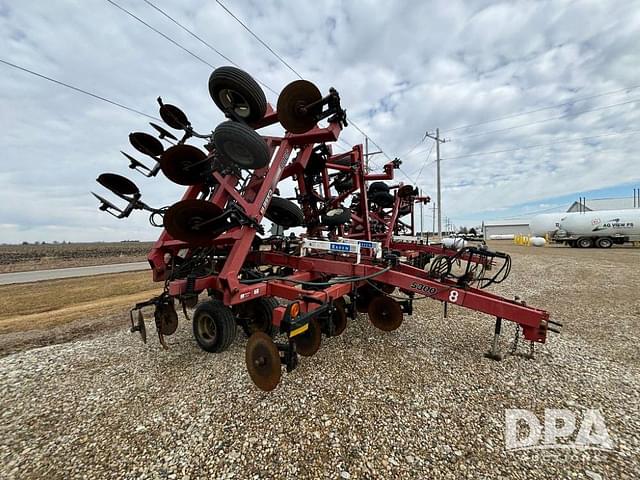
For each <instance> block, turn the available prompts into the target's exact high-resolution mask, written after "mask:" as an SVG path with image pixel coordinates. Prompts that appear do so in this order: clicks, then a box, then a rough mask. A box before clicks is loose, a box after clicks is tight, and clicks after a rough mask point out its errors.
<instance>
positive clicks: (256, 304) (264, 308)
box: [234, 297, 280, 338]
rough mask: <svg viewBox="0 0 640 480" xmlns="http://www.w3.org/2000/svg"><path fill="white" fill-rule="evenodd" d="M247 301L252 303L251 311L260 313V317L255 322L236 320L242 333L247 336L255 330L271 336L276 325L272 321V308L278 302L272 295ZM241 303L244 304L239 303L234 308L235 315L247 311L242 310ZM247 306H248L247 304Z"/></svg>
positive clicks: (274, 332)
mask: <svg viewBox="0 0 640 480" xmlns="http://www.w3.org/2000/svg"><path fill="white" fill-rule="evenodd" d="M247 303H252V304H253V305H251V306H250V309H252V310H253V312H252V313H254V314H257V315H261V316H262V318H260V319H259V320H260V321H259V322H257V323H247V322H244V321H242V322H238V324H239V325H240V326H241V327H242V330H243V331H244V333H245V334H246V335H247V337H250V336H251V335H252V334H253V333H255V332H263V333H266V334H267V335H269V336H270V337H271V338H273V337H274V335H275V334H276V327H275V325H273V323H272V319H273V309H274V308H276V307H277V306H278V305H280V302H278V300H276V299H275V298H274V297H260V298H258V299H256V300H251V301H250V302H247ZM243 305H245V304H240V305H238V306H237V308H236V309H234V313H235V314H236V315H241V314H247V313H248V312H247V311H242V307H243ZM247 307H249V306H248V305H247Z"/></svg>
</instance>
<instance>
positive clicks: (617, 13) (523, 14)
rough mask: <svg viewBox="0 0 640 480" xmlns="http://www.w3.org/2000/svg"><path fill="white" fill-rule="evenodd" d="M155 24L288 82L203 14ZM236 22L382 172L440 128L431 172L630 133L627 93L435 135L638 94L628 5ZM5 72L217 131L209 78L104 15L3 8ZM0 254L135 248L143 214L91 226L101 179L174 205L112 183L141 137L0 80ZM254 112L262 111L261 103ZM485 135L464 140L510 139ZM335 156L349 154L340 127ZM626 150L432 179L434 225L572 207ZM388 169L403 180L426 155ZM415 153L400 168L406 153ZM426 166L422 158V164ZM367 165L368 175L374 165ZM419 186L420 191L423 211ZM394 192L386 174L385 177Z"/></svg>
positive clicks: (87, 105)
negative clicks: (366, 140) (85, 243)
mask: <svg viewBox="0 0 640 480" xmlns="http://www.w3.org/2000/svg"><path fill="white" fill-rule="evenodd" d="M121 3H122V5H123V6H124V7H125V8H127V9H130V10H131V11H132V12H134V13H135V14H136V15H139V16H140V17H141V18H143V19H144V20H145V21H148V22H149V23H151V24H152V25H154V26H156V27H157V28H158V29H160V30H162V31H163V32H164V33H166V34H167V35H170V36H171V37H172V38H175V40H176V41H178V42H180V43H181V44H183V45H185V46H186V47H187V48H189V49H190V50H192V51H193V53H194V54H196V55H198V56H200V57H202V58H204V59H206V61H207V62H209V63H211V64H212V65H216V66H217V65H223V64H226V63H227V62H226V61H224V60H222V59H221V58H220V57H219V56H218V55H217V54H215V53H214V52H212V51H211V50H209V49H207V48H206V47H205V46H203V45H202V44H200V43H199V42H197V41H196V40H195V39H194V38H192V37H191V36H189V35H188V34H187V33H186V32H184V31H182V30H180V29H179V28H178V27H177V26H176V25H174V24H173V23H171V22H170V21H169V20H168V19H166V18H165V17H163V16H162V15H161V14H160V13H158V12H157V11H155V10H153V9H152V8H151V7H149V6H148V5H146V4H145V3H143V2H134V1H132V0H121ZM157 4H158V6H159V7H161V8H163V9H165V10H166V11H167V12H168V13H170V14H172V15H174V16H175V18H176V19H177V20H178V21H180V22H182V23H183V24H184V25H185V26H187V27H188V28H191V29H193V30H194V31H195V32H196V33H197V34H198V35H200V36H201V37H203V38H204V39H205V40H206V41H207V42H209V43H210V44H212V45H214V46H215V47H216V48H218V49H219V50H220V51H221V52H223V53H224V54H226V55H228V56H229V57H231V58H232V59H233V60H234V61H235V62H237V63H238V64H239V65H241V66H242V67H243V68H245V69H246V70H248V71H249V72H250V73H252V74H253V75H255V76H256V77H257V78H258V79H259V80H261V81H262V82H264V83H266V84H268V85H270V86H271V87H272V88H274V89H275V90H276V91H279V90H280V89H281V88H282V87H284V85H286V84H287V83H288V82H289V81H292V80H294V79H295V75H294V74H293V73H292V72H291V71H290V70H289V69H287V68H286V67H285V66H284V65H282V64H281V63H280V62H278V60H277V59H275V58H274V57H273V56H271V54H269V52H267V51H266V50H265V49H264V47H262V46H261V45H260V44H259V43H258V42H257V41H256V40H255V39H254V38H252V37H251V36H250V35H249V34H248V33H247V32H246V31H245V30H244V29H242V27H241V26H240V25H238V24H237V23H236V22H235V21H234V20H233V19H232V18H230V17H229V16H228V15H227V14H226V13H225V12H224V11H223V10H222V9H221V7H220V6H218V5H217V4H216V3H214V2H208V3H206V4H202V3H201V2H195V1H194V0H190V1H185V2H179V3H175V2H168V1H166V0H158V2H157ZM228 6H229V8H230V9H232V10H233V11H234V12H235V13H236V14H237V15H239V17H240V18H242V19H243V20H245V21H246V23H247V24H248V25H250V26H251V27H252V28H253V29H254V31H255V32H256V33H258V34H259V35H260V36H261V37H262V38H263V39H264V40H265V41H267V42H268V43H269V44H270V45H271V46H272V47H273V48H274V49H275V50H276V51H278V52H279V53H281V54H282V55H283V56H284V57H285V58H286V60H287V61H288V62H289V63H291V64H292V65H293V66H294V67H295V68H296V70H298V71H299V72H301V73H302V74H303V75H305V76H308V77H309V78H310V79H311V80H313V81H314V82H315V83H317V84H318V85H319V86H320V88H321V89H322V90H323V91H326V90H327V89H328V88H329V87H330V86H334V87H336V88H337V89H338V90H339V91H340V94H341V97H342V99H343V104H344V106H345V107H346V108H347V109H348V113H349V115H350V117H351V118H353V119H354V120H355V121H356V122H357V124H358V125H359V126H360V127H362V128H364V129H365V130H366V131H367V132H368V133H369V135H371V136H372V137H373V139H374V140H375V141H376V142H378V143H379V144H380V145H381V146H382V147H383V148H384V149H385V150H386V151H387V152H388V153H389V155H391V156H395V155H399V154H401V153H404V152H406V151H407V150H409V149H410V148H411V147H412V146H414V145H415V144H416V142H417V141H418V140H419V139H420V138H421V137H422V136H423V135H424V132H425V130H427V129H429V130H433V129H434V128H435V127H440V128H441V129H442V130H443V131H444V135H445V137H447V138H451V140H453V141H452V142H450V143H447V144H444V145H443V147H442V156H443V157H444V158H447V157H454V156H460V155H466V154H469V153H472V152H483V151H495V150H502V149H510V148H515V147H521V146H526V145H537V144H542V143H553V142H557V141H560V140H565V139H570V138H580V137H584V136H589V135H597V134H600V133H604V132H619V131H624V130H630V129H633V128H636V129H640V124H639V120H640V113H639V109H638V103H637V102H636V103H630V104H627V105H623V106H618V107H614V108H611V109H603V110H598V111H594V112H591V113H584V114H579V112H582V111H583V110H587V109H592V108H597V107H601V106H606V105H609V104H612V103H619V102H624V101H627V100H632V99H635V98H640V89H636V90H632V91H629V92H628V93H625V92H621V93H618V94H615V95H608V96H603V97H598V98H593V99H591V100H586V101H582V102H578V103H576V104H575V105H574V106H572V107H562V108H558V109H553V110H545V111H541V112H538V113H535V114H531V115H526V116H522V117H517V118H512V119H507V120H503V121H500V122H495V123H490V124H486V125H482V126H479V127H477V128H475V129H470V130H459V131H452V132H447V131H446V130H447V129H451V128H453V127H457V126H460V125H465V124H473V123H477V122H483V121H486V120H489V119H492V118H495V117H500V116H503V115H509V114H513V113H517V112H522V111H527V110H532V109H536V108H539V107H541V106H546V105H550V104H556V103H561V102H565V101H568V100H570V99H572V98H575V97H584V96H589V95H593V94H597V93H600V92H606V91H612V90H616V89H622V88H625V87H628V86H632V85H635V84H636V83H638V76H637V73H638V70H637V68H638V65H639V64H640V53H639V50H638V48H637V45H639V44H640V8H638V7H640V2H638V1H637V0H636V1H611V2H599V1H580V2H569V1H542V2H502V3H498V2H476V1H473V2H472V1H468V2H463V1H437V2H429V3H427V2H424V3H423V2H379V1H372V0H370V1H366V2H365V1H361V2H338V1H326V2H316V1H300V2H296V3H295V7H292V4H291V3H290V2H268V3H267V2H256V1H244V2H233V3H229V5H228ZM0 38H2V44H3V46H4V48H3V53H2V54H1V55H0V57H2V58H3V59H5V60H8V61H10V62H13V63H16V64H19V65H22V66H25V67H27V68H32V69H34V70H36V71H38V72H42V73H44V74H48V75H50V76H52V77H55V78H58V79H60V80H63V81H66V82H68V83H71V84H73V85H77V86H79V87H82V88H86V89H88V90H91V91H93V92H96V93H98V94H100V95H103V96H105V97H108V98H111V99H113V100H116V101H119V102H121V103H123V104H125V105H128V106H131V107H133V108H136V109H138V110H142V111H145V112H149V113H151V114H154V115H155V113H156V103H155V98H156V97H157V96H158V95H162V96H163V98H164V99H165V100H167V101H170V102H172V103H176V104H178V105H180V106H182V107H184V109H185V111H187V112H188V114H189V116H190V118H191V120H192V122H193V124H194V126H195V127H196V128H197V129H200V130H203V131H206V130H211V129H213V128H214V127H215V125H216V124H217V123H219V122H220V121H221V120H222V115H221V114H220V112H219V111H218V110H217V109H216V108H215V106H214V105H213V102H211V100H210V98H209V95H208V91H207V80H208V76H209V74H210V70H211V68H210V67H208V66H206V65H203V64H202V63H200V62H199V61H198V60H196V59H195V58H193V57H192V56H190V55H189V54H187V53H185V52H184V51H182V50H180V49H179V48H177V47H176V46H175V45H172V44H171V43H169V42H168V41H167V40H166V39H164V38H162V37H160V36H159V35H157V34H156V33H154V32H152V31H150V30H149V29H147V28H146V27H144V26H143V25H141V24H140V23H138V22H136V21H135V20H134V19H132V18H130V17H129V16H127V15H126V14H124V13H123V12H121V11H120V10H118V9H116V8H115V7H113V6H112V5H110V4H109V3H107V2H106V1H105V2H91V3H87V2H80V3H78V2H72V1H66V2H56V3H55V5H54V4H52V3H50V2H35V1H32V2H29V1H25V2H12V3H11V4H8V3H7V4H2V5H0ZM0 68H1V69H2V72H3V75H2V76H1V77H0V108H1V109H2V112H3V115H2V116H1V117H0V131H2V134H1V135H2V137H1V138H2V142H1V146H2V154H1V155H0V172H1V173H0V182H1V184H2V187H3V188H2V190H1V191H0V225H2V227H0V229H1V230H0V242H17V241H21V240H30V241H33V240H56V239H58V240H62V239H63V238H58V235H62V233H64V237H65V238H64V239H66V240H73V239H78V240H80V239H82V240H90V239H104V240H111V239H123V238H134V237H137V238H142V239H152V238H155V236H156V235H157V230H155V229H153V228H152V227H149V226H148V225H147V224H146V217H145V216H144V215H143V214H139V213H138V214H134V215H133V216H132V217H131V218H130V219H128V220H125V221H118V220H115V219H113V218H111V217H109V216H107V215H105V214H103V213H100V212H98V211H97V209H96V205H95V201H94V199H93V198H92V197H91V196H90V195H89V193H88V192H89V190H100V187H99V186H98V185H97V184H95V181H94V180H95V178H96V176H97V175H98V174H99V173H100V172H103V171H114V172H118V173H123V174H126V175H128V176H130V177H131V178H133V179H134V180H135V181H136V183H138V184H139V185H140V186H141V188H142V190H143V192H144V195H145V196H144V199H145V200H147V201H148V202H149V203H151V204H154V205H158V206H159V205H166V204H169V203H172V202H173V201H176V200H177V199H178V198H179V196H180V191H181V189H180V188H179V187H177V186H175V185H171V184H170V183H169V182H168V181H166V179H163V178H161V177H159V178H157V179H154V180H147V179H144V178H142V177H141V176H139V175H136V174H135V173H134V172H131V171H130V170H128V169H127V163H126V160H125V159H124V158H123V157H122V156H121V155H120V153H119V150H121V149H122V150H127V151H132V149H131V148H130V147H129V146H128V142H127V134H128V133H129V132H130V131H135V130H147V131H148V130H149V127H148V125H147V119H145V118H144V117H140V116H137V115H136V114H133V113H129V112H126V111H122V110H119V109H117V108H116V107H113V106H111V105H108V104H105V103H103V102H100V101H97V100H94V99H91V98H89V97H86V96H82V95H79V94H77V93H74V92H72V91H70V90H67V89H64V88H62V87H58V86H56V85H53V84H51V83H49V82H46V81H44V80H40V79H37V78H35V77H32V76H29V75H27V74H25V73H23V72H19V71H16V70H13V69H10V68H9V67H6V66H3V65H0ZM266 93H267V96H268V98H270V99H271V100H272V101H273V100H275V95H274V94H272V93H270V92H268V91H267V92H266ZM564 113H573V114H574V115H572V116H568V117H565V118H562V119H556V120H552V121H548V122H542V123H538V124H535V125H531V126H528V127H526V128H518V129H513V130H509V131H504V132H499V133H495V134H487V135H480V136H476V137H469V138H467V139H463V138H462V137H463V136H464V135H470V134H475V133H481V132H485V131H490V130H495V129H500V128H507V127H511V126H517V125H521V124H524V123H527V122H533V121H538V120H545V119H547V118H551V117H555V116H559V115H562V114H564ZM343 138H345V139H346V140H347V141H349V142H351V143H355V142H358V143H359V142H361V141H362V136H361V135H360V134H359V133H358V131H357V130H356V129H354V128H353V127H350V128H348V129H346V130H345V131H344V132H343ZM639 138H640V137H639V136H638V135H629V136H612V137H602V138H598V139H594V140H592V141H581V142H576V143H563V144H557V145H549V147H545V148H536V149H528V150H520V151H514V152H509V153H502V154H491V155H486V156H481V157H468V158H460V159H458V160H450V161H443V163H442V167H443V185H445V190H444V193H443V208H444V213H445V214H446V215H447V216H449V217H452V218H453V219H454V220H455V219H456V218H469V217H470V216H473V214H474V212H486V211H501V210H504V209H506V208H508V207H509V206H511V205H514V204H518V203H524V202H532V201H539V202H540V203H544V202H543V201H544V199H546V198H550V197H553V196H557V195H562V194H566V193H569V192H574V191H586V190H590V189H595V188H602V187H606V186H613V185H617V184H620V183H626V182H629V181H633V180H638V179H640V171H638V168H637V162H635V161H634V158H635V157H634V155H636V152H637V151H638V147H640V141H639ZM427 142H428V141H425V144H424V145H420V146H418V147H417V148H416V149H415V151H414V153H413V154H412V155H411V156H409V157H408V158H406V159H404V161H405V163H404V164H403V167H402V168H403V171H405V172H407V173H409V174H410V176H412V177H413V176H415V175H416V174H417V172H418V171H419V170H420V168H421V166H422V163H423V162H424V159H425V157H426V154H427V151H428V149H429V147H430V144H429V143H427ZM416 152H417V153H416ZM431 159H433V155H432V157H431ZM376 163H377V164H381V163H382V158H381V157H378V158H377V159H376ZM434 172H435V168H434V165H433V164H429V165H426V166H425V167H424V168H423V169H422V173H421V177H420V179H419V183H420V185H421V186H422V187H423V188H424V189H425V191H426V192H427V193H430V194H431V195H432V197H435V191H434V186H435V181H434ZM398 178H399V179H400V180H403V181H406V179H405V178H403V176H402V174H399V177H398Z"/></svg>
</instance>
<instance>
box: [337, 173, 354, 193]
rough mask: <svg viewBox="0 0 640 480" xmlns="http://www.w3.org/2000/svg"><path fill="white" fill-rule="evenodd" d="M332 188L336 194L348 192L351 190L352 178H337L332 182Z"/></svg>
mask: <svg viewBox="0 0 640 480" xmlns="http://www.w3.org/2000/svg"><path fill="white" fill-rule="evenodd" d="M333 186H334V188H335V189H336V190H337V191H338V193H344V192H348V191H350V190H353V186H354V184H353V178H352V177H350V176H349V177H337V178H336V180H335V182H333Z"/></svg>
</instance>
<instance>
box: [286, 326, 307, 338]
mask: <svg viewBox="0 0 640 480" xmlns="http://www.w3.org/2000/svg"><path fill="white" fill-rule="evenodd" d="M307 330H309V324H308V323H306V324H304V325H303V326H301V327H298V328H296V329H295V330H292V331H291V333H289V336H290V337H295V336H296V335H300V334H301V333H303V332H306V331H307Z"/></svg>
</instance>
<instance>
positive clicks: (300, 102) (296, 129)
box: [278, 80, 322, 133]
mask: <svg viewBox="0 0 640 480" xmlns="http://www.w3.org/2000/svg"><path fill="white" fill-rule="evenodd" d="M321 99H322V94H321V93H320V90H318V87H316V86H315V85H314V84H313V83H311V82H309V81H307V80H296V81H295V82H291V83H290V84H289V85H287V86H286V87H284V89H283V90H282V92H281V93H280V96H279V97H278V120H280V123H281V124H282V126H283V127H284V128H285V130H287V131H289V132H291V133H304V132H307V131H309V130H311V129H312V128H313V127H314V126H315V125H316V123H318V120H317V118H316V116H317V115H318V114H319V113H320V112H321V111H322V106H321V105H317V106H315V107H312V108H307V109H305V107H307V105H310V104H312V103H314V102H317V101H318V100H321Z"/></svg>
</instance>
